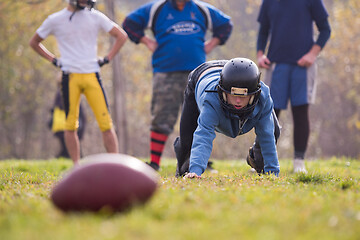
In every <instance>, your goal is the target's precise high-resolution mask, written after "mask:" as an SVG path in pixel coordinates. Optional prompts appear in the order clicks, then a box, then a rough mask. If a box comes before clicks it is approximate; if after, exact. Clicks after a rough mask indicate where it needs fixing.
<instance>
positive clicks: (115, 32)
mask: <svg viewBox="0 0 360 240" xmlns="http://www.w3.org/2000/svg"><path fill="white" fill-rule="evenodd" d="M109 34H110V35H111V36H112V37H114V38H115V42H114V44H113V46H112V47H111V49H110V52H109V54H108V55H107V57H108V59H109V61H111V60H112V59H113V58H114V57H115V55H116V54H117V53H118V52H119V50H120V48H121V47H122V46H123V45H124V43H125V42H126V39H127V38H128V36H127V34H126V32H125V31H124V30H123V29H121V28H120V27H119V26H114V27H113V28H112V29H111V30H110V32H109Z"/></svg>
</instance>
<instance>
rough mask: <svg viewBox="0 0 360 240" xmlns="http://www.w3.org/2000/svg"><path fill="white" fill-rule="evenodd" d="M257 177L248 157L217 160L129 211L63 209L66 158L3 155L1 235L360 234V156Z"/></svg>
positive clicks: (166, 182)
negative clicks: (211, 169) (60, 195)
mask: <svg viewBox="0 0 360 240" xmlns="http://www.w3.org/2000/svg"><path fill="white" fill-rule="evenodd" d="M280 164H281V173H280V176H279V177H278V178H276V177H273V176H257V175H256V174H252V173H250V172H249V167H248V166H247V165H246V163H245V161H216V160H215V168H216V169H218V170H219V174H216V175H210V174H205V175H203V176H204V178H203V179H200V180H198V179H182V178H180V179H176V178H174V177H173V176H174V171H175V160H173V159H169V160H164V161H163V164H162V169H161V171H160V175H161V178H160V181H159V188H158V190H157V192H156V194H155V195H154V196H153V198H152V199H151V200H150V201H149V202H148V204H146V205H145V206H141V207H136V208H134V209H132V210H131V211H129V212H126V213H121V214H115V215H109V214H106V213H97V214H96V213H72V214H64V213H63V212H61V211H60V210H58V209H56V208H55V207H54V206H53V205H52V202H51V201H50V200H49V195H50V193H51V189H52V187H53V186H54V184H55V183H56V181H57V180H60V179H61V176H62V174H63V173H64V172H66V171H67V170H68V169H70V168H71V167H72V163H71V162H70V161H68V160H52V161H20V160H8V161H1V162H0V239H4V240H5V239H6V240H13V239H14V240H15V239H19V240H20V239H21V240H42V239H46V240H50V239H51V240H56V239H61V240H68V239H79V240H80V239H81V240H85V239H86V240H88V239H94V240H99V239H131V240H132V239H139V240H143V239H156V240H162V239H196V240H199V239H200V240H201V239H265V240H271V239H274V240H275V239H276V240H278V239H287V240H288V239H317V240H319V239H326V240H329V239H360V174H359V172H360V161H356V160H353V159H346V158H341V159H340V158H332V159H327V160H316V161H309V162H307V163H306V164H307V168H308V170H309V173H308V174H293V173H292V172H291V167H292V163H291V161H288V160H282V161H280Z"/></svg>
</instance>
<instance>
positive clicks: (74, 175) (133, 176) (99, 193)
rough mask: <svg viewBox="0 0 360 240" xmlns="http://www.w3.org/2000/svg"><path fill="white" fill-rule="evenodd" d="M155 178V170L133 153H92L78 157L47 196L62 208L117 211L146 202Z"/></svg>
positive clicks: (67, 209)
mask: <svg viewBox="0 0 360 240" xmlns="http://www.w3.org/2000/svg"><path fill="white" fill-rule="evenodd" d="M157 182H158V174H157V172H156V171H155V170H153V169H152V168H151V167H150V166H148V165H147V164H145V163H144V162H142V161H140V160H138V159H137V158H135V157H132V156H129V155H124V154H108V153H106V154H96V155H91V156H88V157H86V158H85V159H83V160H82V161H80V165H78V166H75V167H74V168H73V169H71V170H70V171H69V172H68V173H67V174H66V175H65V176H64V177H63V178H62V179H61V180H60V181H59V182H58V183H57V184H56V185H55V187H54V188H53V191H52V193H51V200H52V201H53V203H54V205H55V206H57V207H58V208H59V209H61V210H63V211H65V212H67V211H93V212H96V211H99V210H101V209H103V208H107V209H109V210H110V211H114V212H121V211H124V210H127V209H130V208H131V207H133V206H135V205H141V204H144V203H145V202H147V201H148V200H149V199H150V198H151V197H152V196H153V194H154V192H155V191H156V189H157Z"/></svg>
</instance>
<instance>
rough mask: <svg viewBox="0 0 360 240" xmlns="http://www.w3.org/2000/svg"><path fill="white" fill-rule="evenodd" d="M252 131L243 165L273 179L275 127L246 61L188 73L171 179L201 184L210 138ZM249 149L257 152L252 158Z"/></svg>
mask: <svg viewBox="0 0 360 240" xmlns="http://www.w3.org/2000/svg"><path fill="white" fill-rule="evenodd" d="M253 128H254V129H255V134H256V140H255V144H254V146H253V147H252V148H251V149H250V154H249V156H248V157H247V162H248V164H249V165H250V166H251V167H253V168H254V169H255V170H256V171H257V172H258V173H264V172H265V173H273V174H275V175H278V174H279V171H280V166H279V161H278V157H277V151H276V141H277V138H278V137H279V135H280V127H279V124H278V121H277V118H276V116H275V113H274V111H273V102H272V99H271V97H270V93H269V88H268V87H267V86H266V85H265V84H264V83H262V82H261V81H260V72H259V69H258V67H257V66H256V64H255V63H254V62H253V61H251V60H250V59H247V58H234V59H231V60H229V61H226V60H218V61H209V62H206V63H203V64H202V65H200V66H199V67H198V68H196V69H195V70H194V71H192V72H191V73H190V75H189V83H188V85H187V88H186V90H185V97H184V105H183V108H182V113H181V119H180V137H178V138H177V139H176V140H175V142H174V150H175V153H176V158H177V161H178V165H177V170H176V176H184V175H185V177H187V178H201V174H202V173H203V172H204V171H205V168H206V164H207V162H208V161H209V158H210V155H211V151H212V146H213V141H214V139H215V137H216V132H219V133H222V134H224V135H226V136H228V137H232V138H236V137H237V136H240V135H243V134H245V133H247V132H249V131H250V130H251V129H253ZM255 146H256V147H258V148H259V151H256V152H252V150H253V149H254V148H255ZM251 155H252V156H251Z"/></svg>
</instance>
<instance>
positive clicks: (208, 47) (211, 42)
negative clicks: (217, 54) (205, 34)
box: [204, 37, 220, 54]
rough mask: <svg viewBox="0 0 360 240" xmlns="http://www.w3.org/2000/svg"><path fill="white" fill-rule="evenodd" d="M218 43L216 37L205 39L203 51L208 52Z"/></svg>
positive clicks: (218, 40)
mask: <svg viewBox="0 0 360 240" xmlns="http://www.w3.org/2000/svg"><path fill="white" fill-rule="evenodd" d="M219 44H220V39H219V38H217V37H213V38H211V39H209V40H207V41H206V42H205V45H204V49H205V53H206V54H209V53H210V52H211V51H212V50H213V49H214V48H215V47H216V46H217V45H219Z"/></svg>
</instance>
